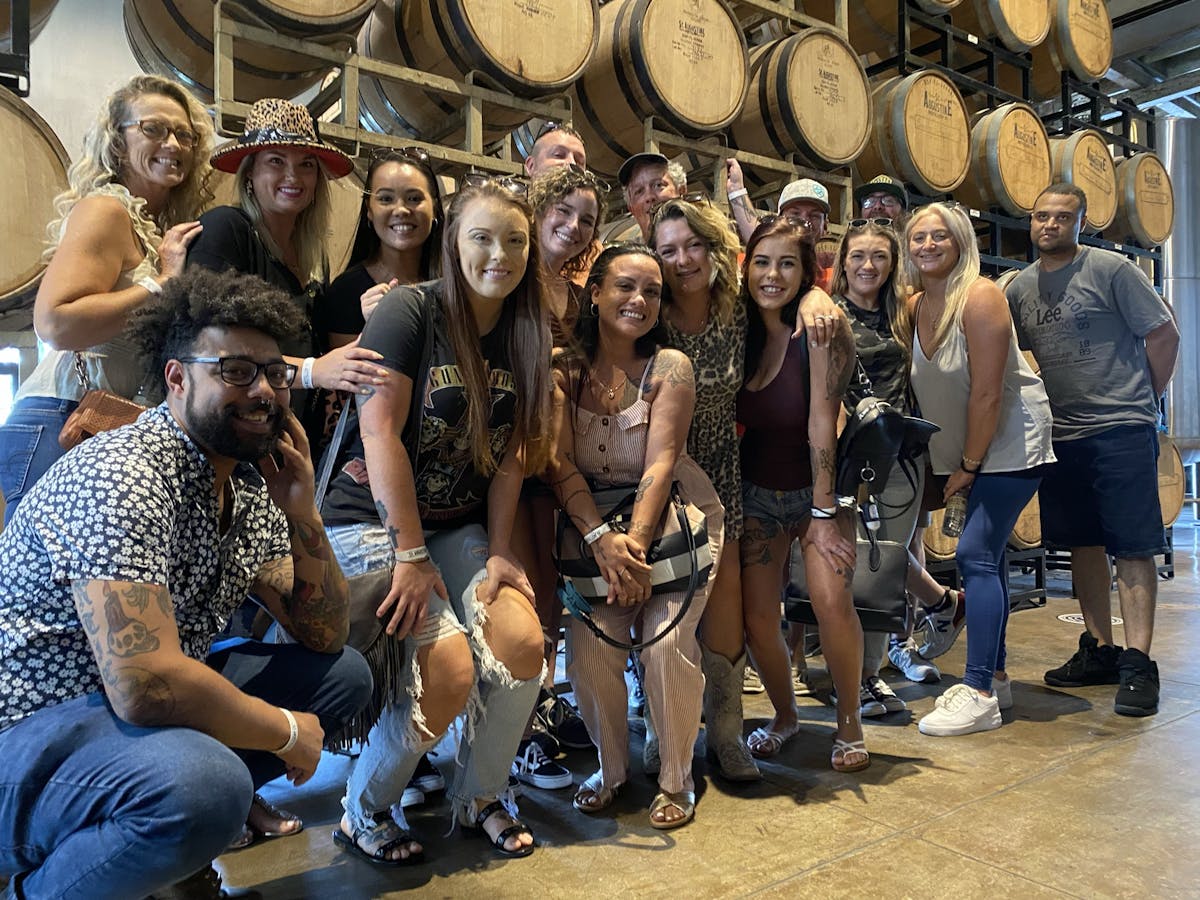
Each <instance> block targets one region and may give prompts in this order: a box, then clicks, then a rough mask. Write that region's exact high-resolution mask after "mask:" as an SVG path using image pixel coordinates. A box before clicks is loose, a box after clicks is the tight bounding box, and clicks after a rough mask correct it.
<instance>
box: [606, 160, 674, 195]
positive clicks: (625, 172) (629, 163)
mask: <svg viewBox="0 0 1200 900" xmlns="http://www.w3.org/2000/svg"><path fill="white" fill-rule="evenodd" d="M668 162H669V160H668V159H667V158H666V157H665V156H663V155H662V154H661V153H635V154H633V156H631V157H629V159H627V160H625V162H623V163H621V170H620V171H619V172H617V181H619V182H621V187H625V186H626V185H627V184H629V179H631V178H632V177H633V173H634V170H635V169H637V167H638V166H640V165H644V164H645V163H655V164H657V165H660V166H665V165H666V164H667V163H668Z"/></svg>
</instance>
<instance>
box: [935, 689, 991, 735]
mask: <svg viewBox="0 0 1200 900" xmlns="http://www.w3.org/2000/svg"><path fill="white" fill-rule="evenodd" d="M1001 724H1002V722H1001V720H1000V705H999V703H997V702H996V698H995V697H985V696H983V694H981V693H979V691H977V690H975V688H973V687H969V686H968V685H965V684H956V685H953V686H952V687H950V688H949V689H948V690H947V691H946V693H944V694H942V696H940V697H938V698H937V702H936V703H935V704H934V707H933V712H931V713H929V715H927V716H925V717H924V718H923V719H921V721H920V722H918V723H917V728H918V730H919V731H920V732H921V734H928V735H932V736H934V737H952V736H955V735H960V734H973V733H974V732H976V731H991V730H992V729H994V728H999V727H1000V725H1001Z"/></svg>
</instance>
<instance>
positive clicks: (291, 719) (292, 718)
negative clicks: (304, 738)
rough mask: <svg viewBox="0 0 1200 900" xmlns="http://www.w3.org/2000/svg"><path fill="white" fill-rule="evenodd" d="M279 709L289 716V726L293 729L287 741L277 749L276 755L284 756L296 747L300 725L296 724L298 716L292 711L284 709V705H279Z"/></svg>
mask: <svg viewBox="0 0 1200 900" xmlns="http://www.w3.org/2000/svg"><path fill="white" fill-rule="evenodd" d="M279 711H280V712H281V713H283V714H284V716H286V717H287V721H288V728H289V729H291V733H290V734H289V735H288V739H287V743H286V744H284V745H283V746H282V747H280V748H279V749H278V750H276V751H275V755H276V756H282V755H283V754H285V753H287V752H288V751H289V750H291V749H292V748H293V747H295V746H296V739H297V738H299V737H300V726H299V725H297V724H296V717H295V716H294V715H292V711H291V710H290V709H284V708H283V707H282V706H281V707H279Z"/></svg>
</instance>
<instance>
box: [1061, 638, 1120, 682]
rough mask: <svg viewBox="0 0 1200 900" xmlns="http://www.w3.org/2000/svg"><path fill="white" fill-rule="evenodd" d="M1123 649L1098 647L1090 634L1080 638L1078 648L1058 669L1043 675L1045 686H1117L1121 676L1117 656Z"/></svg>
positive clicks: (1105, 646)
mask: <svg viewBox="0 0 1200 900" xmlns="http://www.w3.org/2000/svg"><path fill="white" fill-rule="evenodd" d="M1123 649H1124V648H1122V647H1116V646H1109V645H1108V644H1105V645H1104V646H1103V647H1102V646H1100V642H1099V641H1097V640H1096V639H1095V638H1094V637H1092V635H1091V634H1090V633H1089V632H1086V631H1085V632H1084V633H1083V634H1081V635H1080V636H1079V649H1078V650H1076V651H1075V655H1074V656H1072V657H1071V658H1070V659H1068V660H1067V661H1066V662H1065V663H1063V664H1062V665H1061V666H1059V667H1058V668H1057V669H1051V670H1050V671H1049V672H1047V673H1046V674H1045V675H1043V676H1042V678H1043V680H1045V682H1046V684H1049V685H1053V686H1054V687H1083V686H1084V685H1088V684H1120V682H1121V674H1120V672H1118V671H1117V657H1118V656H1119V655H1120V654H1121V651H1122V650H1123Z"/></svg>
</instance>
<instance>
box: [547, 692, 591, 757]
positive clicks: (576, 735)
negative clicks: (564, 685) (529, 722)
mask: <svg viewBox="0 0 1200 900" xmlns="http://www.w3.org/2000/svg"><path fill="white" fill-rule="evenodd" d="M535 715H536V717H537V720H538V721H539V722H540V723H541V726H542V728H543V729H544V730H545V732H546V733H547V734H548V735H550V736H551V737H552V738H554V739H555V740H556V741H558V743H559V745H560V746H562V747H565V748H567V749H568V750H590V749H591V748H592V738H591V736H590V735H589V734H588V730H587V725H585V724H584V723H583V719H581V718H580V717H579V710H577V709H576V708H575V707H574V706H572V705H571V703H570V701H569V700H567V699H566V698H565V697H560V696H558V694H556V693H554V692H553V691H546V690H543V691H542V693H541V694H540V699H539V701H538V705H537V712H536V713H535Z"/></svg>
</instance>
